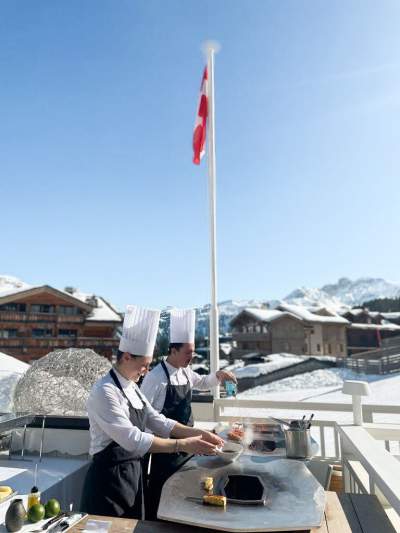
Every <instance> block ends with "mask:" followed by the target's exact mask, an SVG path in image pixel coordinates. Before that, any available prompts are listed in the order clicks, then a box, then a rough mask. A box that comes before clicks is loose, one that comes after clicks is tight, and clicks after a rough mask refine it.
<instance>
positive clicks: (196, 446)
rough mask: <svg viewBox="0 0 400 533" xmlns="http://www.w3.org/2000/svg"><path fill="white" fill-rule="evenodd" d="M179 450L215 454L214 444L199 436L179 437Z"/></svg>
mask: <svg viewBox="0 0 400 533" xmlns="http://www.w3.org/2000/svg"><path fill="white" fill-rule="evenodd" d="M178 442H179V447H178V449H179V451H182V452H186V453H194V454H203V455H215V445H214V444H211V443H210V442H206V441H205V440H203V438H202V437H201V436H199V437H187V438H186V439H179V441H178Z"/></svg>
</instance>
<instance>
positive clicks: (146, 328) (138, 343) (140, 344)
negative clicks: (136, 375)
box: [119, 305, 160, 357]
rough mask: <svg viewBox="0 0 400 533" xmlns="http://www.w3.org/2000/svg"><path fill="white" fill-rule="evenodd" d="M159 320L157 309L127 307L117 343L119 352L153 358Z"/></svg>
mask: <svg viewBox="0 0 400 533" xmlns="http://www.w3.org/2000/svg"><path fill="white" fill-rule="evenodd" d="M159 320H160V311H159V310H158V309H143V308H141V307H137V306H136V305H128V306H127V308H126V313H125V318H124V324H123V326H122V337H121V340H120V342H119V349H120V350H121V352H128V353H130V354H132V355H139V356H146V357H153V352H154V346H155V343H156V338H157V333H158V323H159Z"/></svg>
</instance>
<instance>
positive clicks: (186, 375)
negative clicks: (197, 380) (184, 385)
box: [182, 368, 190, 385]
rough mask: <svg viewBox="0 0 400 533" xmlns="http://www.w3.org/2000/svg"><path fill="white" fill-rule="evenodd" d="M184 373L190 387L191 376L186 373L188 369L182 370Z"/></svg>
mask: <svg viewBox="0 0 400 533" xmlns="http://www.w3.org/2000/svg"><path fill="white" fill-rule="evenodd" d="M182 372H183V373H184V374H185V377H186V379H187V381H188V385H190V379H189V374H188V373H187V372H186V368H182Z"/></svg>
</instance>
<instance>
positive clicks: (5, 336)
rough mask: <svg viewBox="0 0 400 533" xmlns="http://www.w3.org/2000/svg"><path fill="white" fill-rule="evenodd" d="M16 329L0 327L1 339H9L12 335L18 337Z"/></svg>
mask: <svg viewBox="0 0 400 533" xmlns="http://www.w3.org/2000/svg"><path fill="white" fill-rule="evenodd" d="M16 336H17V330H16V329H0V339H9V338H10V337H16Z"/></svg>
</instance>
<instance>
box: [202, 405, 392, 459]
mask: <svg viewBox="0 0 400 533" xmlns="http://www.w3.org/2000/svg"><path fill="white" fill-rule="evenodd" d="M311 413H314V415H315V416H314V419H313V428H312V436H313V438H314V439H315V440H316V441H317V442H318V444H319V448H320V450H319V453H318V457H319V458H320V459H329V460H331V461H333V462H335V461H337V462H339V461H340V460H341V451H340V439H339V433H338V427H337V424H336V422H338V421H342V422H343V423H346V422H348V423H352V420H353V414H352V413H353V406H352V404H351V403H345V404H342V403H325V402H297V401H296V402H287V401H285V402H280V401H276V400H244V399H236V398H233V399H225V398H224V399H218V400H214V402H213V403H209V404H204V403H202V404H197V405H195V419H196V420H203V421H208V422H216V423H219V422H234V421H237V420H247V419H249V420H263V419H266V418H267V417H268V416H269V415H272V416H278V417H279V418H282V419H286V420H290V419H291V418H296V417H300V418H301V417H302V416H303V415H304V414H305V415H306V416H310V415H311ZM382 415H385V416H389V417H390V418H391V420H392V419H393V422H397V423H398V424H399V425H400V406H398V405H363V420H364V422H366V423H372V422H374V421H376V419H377V418H381V417H382ZM399 440H400V437H399ZM384 446H386V448H388V447H389V449H390V450H393V452H394V451H395V443H391V442H390V440H389V441H386V440H384Z"/></svg>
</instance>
